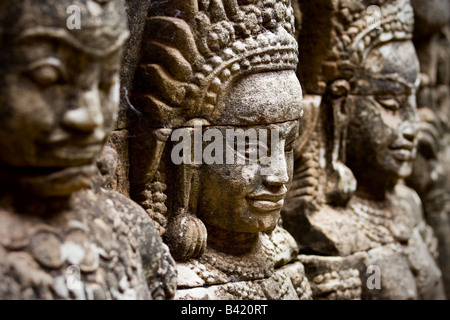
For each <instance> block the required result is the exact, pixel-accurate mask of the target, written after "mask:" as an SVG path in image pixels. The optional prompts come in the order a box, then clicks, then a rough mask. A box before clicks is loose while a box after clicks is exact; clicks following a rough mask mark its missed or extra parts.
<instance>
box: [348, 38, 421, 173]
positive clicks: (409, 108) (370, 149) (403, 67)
mask: <svg viewBox="0 0 450 320" xmlns="http://www.w3.org/2000/svg"><path fill="white" fill-rule="evenodd" d="M418 78H419V62H418V59H417V56H416V53H415V49H414V46H413V43H412V42H410V41H402V42H392V43H388V44H384V45H382V46H380V47H378V48H375V49H374V50H372V51H371V53H370V54H369V55H368V57H367V58H366V59H365V62H364V64H363V67H362V74H361V75H360V76H359V77H358V79H357V80H356V81H355V83H354V84H353V88H352V92H351V94H350V95H349V97H348V99H347V102H346V103H347V105H346V106H347V107H348V108H349V110H351V111H350V115H351V116H350V124H349V131H348V141H347V164H348V166H349V167H350V168H351V169H352V170H353V171H354V172H355V175H356V176H357V179H358V177H361V176H364V174H366V173H367V172H372V173H374V174H375V175H376V176H378V177H379V178H380V179H393V180H397V179H399V178H404V177H406V176H408V175H410V174H411V171H412V165H413V160H414V157H415V154H416V148H417V133H418V127H419V122H418V116H417V110H416V89H417V86H418V80H417V79H418Z"/></svg>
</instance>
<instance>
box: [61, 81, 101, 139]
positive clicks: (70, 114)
mask: <svg viewBox="0 0 450 320" xmlns="http://www.w3.org/2000/svg"><path fill="white" fill-rule="evenodd" d="M72 106H73V108H71V109H70V110H68V111H67V112H66V113H65V114H64V117H63V120H62V121H63V125H64V126H65V127H67V128H69V129H72V130H76V131H81V132H84V133H89V132H92V131H95V130H96V129H98V128H100V127H101V126H102V125H103V123H104V118H103V113H102V109H101V102H100V96H99V91H98V89H96V88H95V87H91V88H89V89H86V90H83V91H80V92H78V93H77V95H76V97H75V98H74V99H73V101H72Z"/></svg>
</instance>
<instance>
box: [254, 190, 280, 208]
mask: <svg viewBox="0 0 450 320" xmlns="http://www.w3.org/2000/svg"><path fill="white" fill-rule="evenodd" d="M285 196H286V193H283V194H273V193H264V194H259V195H255V196H249V197H247V201H248V202H249V203H250V205H251V206H252V207H254V208H255V209H257V210H259V211H276V210H280V209H281V208H282V207H283V205H284V198H285Z"/></svg>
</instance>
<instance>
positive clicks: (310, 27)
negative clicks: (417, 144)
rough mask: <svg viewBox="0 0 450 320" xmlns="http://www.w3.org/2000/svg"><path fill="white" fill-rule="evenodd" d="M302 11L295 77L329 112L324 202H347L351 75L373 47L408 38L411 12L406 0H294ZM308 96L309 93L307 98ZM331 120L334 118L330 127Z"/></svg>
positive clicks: (351, 185) (350, 186) (352, 181)
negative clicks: (347, 98)
mask: <svg viewBox="0 0 450 320" xmlns="http://www.w3.org/2000/svg"><path fill="white" fill-rule="evenodd" d="M298 1H299V4H300V8H301V11H302V14H303V16H302V30H301V31H300V35H299V42H300V43H302V50H301V51H300V53H299V58H300V65H301V66H302V67H301V68H299V71H298V76H299V79H300V81H301V83H302V85H303V86H304V88H305V91H306V94H307V95H309V96H310V97H316V98H318V99H315V100H318V101H320V100H322V101H321V102H322V104H323V103H325V104H330V105H329V108H330V109H329V110H324V111H323V112H322V113H323V114H325V113H326V114H328V115H332V117H329V116H328V117H327V120H326V121H327V124H326V127H327V130H329V129H331V130H330V131H329V135H330V136H329V139H328V141H327V149H328V151H327V156H326V157H327V170H328V179H329V180H328V181H329V183H328V185H327V188H328V189H327V190H326V191H325V194H326V195H327V198H328V202H332V203H334V204H337V205H345V203H346V202H347V200H348V199H349V197H350V196H351V194H352V193H353V192H354V190H355V188H356V181H355V179H354V177H353V174H352V172H351V171H350V170H349V169H348V168H347V167H346V166H345V165H344V163H345V152H346V151H345V141H346V138H347V123H348V120H349V119H348V116H347V114H346V113H345V110H343V106H344V101H345V99H346V95H347V93H349V91H350V89H351V83H352V80H355V79H357V78H358V76H359V74H360V73H359V70H360V68H361V66H362V62H363V61H364V59H365V58H366V57H367V56H368V54H369V53H370V52H371V50H372V49H373V48H376V47H377V46H379V45H381V44H383V43H387V42H390V41H402V40H409V39H412V36H413V29H414V12H413V8H412V6H411V4H410V1H405V0H315V1H309V0H298ZM308 98H309V97H308ZM330 123H333V125H332V126H331V125H330Z"/></svg>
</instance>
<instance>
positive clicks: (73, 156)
mask: <svg viewBox="0 0 450 320" xmlns="http://www.w3.org/2000/svg"><path fill="white" fill-rule="evenodd" d="M102 148H103V142H101V143H93V144H86V145H81V144H78V145H76V144H75V145H74V144H67V145H58V146H55V147H54V148H53V152H52V154H53V155H54V156H55V158H57V159H58V161H62V162H64V163H66V165H68V166H77V165H82V164H86V163H89V162H92V159H93V158H94V157H96V156H97V155H98V154H99V153H100V152H101V150H102ZM55 160H56V159H55Z"/></svg>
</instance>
